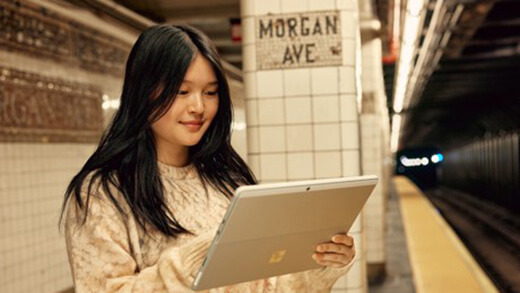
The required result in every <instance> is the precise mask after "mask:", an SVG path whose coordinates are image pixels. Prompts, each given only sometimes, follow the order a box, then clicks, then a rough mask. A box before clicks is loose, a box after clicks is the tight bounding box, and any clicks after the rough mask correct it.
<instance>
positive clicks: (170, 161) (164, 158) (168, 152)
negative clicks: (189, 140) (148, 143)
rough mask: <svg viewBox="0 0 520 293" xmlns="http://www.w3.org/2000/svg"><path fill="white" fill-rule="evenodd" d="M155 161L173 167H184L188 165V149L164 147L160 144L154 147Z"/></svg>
mask: <svg viewBox="0 0 520 293" xmlns="http://www.w3.org/2000/svg"><path fill="white" fill-rule="evenodd" d="M156 149H157V160H159V162H161V163H163V164H166V165H169V166H174V167H184V166H186V165H188V164H189V162H190V160H189V148H188V147H185V146H178V147H173V146H165V145H161V144H157V145H156Z"/></svg>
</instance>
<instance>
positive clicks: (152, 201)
mask: <svg viewBox="0 0 520 293" xmlns="http://www.w3.org/2000/svg"><path fill="white" fill-rule="evenodd" d="M231 121H232V107H231V100H230V96H229V88H228V85H227V82H226V79H225V76H224V71H223V69H222V65H221V63H220V59H219V57H218V54H217V51H216V48H215V46H214V45H213V43H212V42H211V41H210V40H209V39H208V38H207V37H206V36H205V35H204V34H202V33H201V32H200V31H198V30H196V29H194V28H192V27H189V26H171V25H159V26H154V27H151V28H149V29H147V30H146V31H144V32H143V33H142V34H141V35H140V37H139V38H138V40H137V42H136V43H135V45H134V46H133V48H132V50H131V52H130V56H129V58H128V62H127V67H126V74H125V80H124V85H123V93H122V97H121V104H120V108H119V110H118V111H117V113H116V114H115V117H114V120H113V122H112V124H111V126H110V127H109V129H108V131H107V132H106V133H105V134H104V135H103V138H102V140H101V142H100V144H99V146H98V148H97V150H96V151H95V152H94V154H93V155H92V156H91V157H90V158H89V159H88V161H87V162H86V163H85V166H84V167H83V168H82V169H81V171H80V172H79V173H78V174H77V175H76V176H75V177H74V178H73V179H72V182H71V183H70V185H69V187H68V189H67V192H66V194H65V200H64V204H63V211H62V217H64V220H65V237H66V243H67V251H68V255H69V261H70V265H71V270H72V274H73V279H74V284H75V289H76V292H79V293H81V292H96V293H99V292H190V291H191V290H190V287H191V284H192V282H193V277H194V275H195V274H196V273H197V271H198V269H199V267H200V266H201V264H202V261H203V259H204V257H205V254H206V252H207V249H208V247H209V244H210V243H211V240H212V238H213V236H214V235H215V231H216V229H217V228H218V225H219V224H220V221H221V219H222V217H223V216H224V213H225V211H226V208H227V206H228V204H229V198H230V197H231V196H232V193H233V191H234V190H235V189H236V188H237V187H238V186H240V185H243V184H255V183H256V180H255V178H254V176H253V174H252V173H251V171H250V169H249V168H248V167H247V165H246V164H245V162H244V161H243V160H242V159H241V158H240V157H239V156H238V155H237V153H236V152H235V151H234V150H233V148H232V147H231V145H230V128H231ZM353 256H354V248H353V241H352V238H351V237H350V236H347V235H336V236H335V237H334V239H333V240H332V242H330V243H327V244H322V245H319V246H318V247H317V251H316V253H315V254H314V255H313V256H312V257H314V258H315V260H316V261H317V262H318V263H319V264H321V265H323V268H321V269H318V270H313V271H308V272H303V273H297V274H291V275H285V276H281V277H274V278H270V279H266V280H258V281H253V282H249V283H242V284H237V285H233V286H229V287H224V288H216V289H213V290H210V291H211V292H295V291H298V292H301V291H306V292H308V291H315V292H317V291H328V290H329V289H330V287H331V286H332V285H333V283H334V281H335V280H336V279H337V278H338V277H339V276H340V275H342V274H343V273H345V272H346V270H347V269H348V266H347V264H349V263H351V261H352V258H353ZM309 257H311V256H309Z"/></svg>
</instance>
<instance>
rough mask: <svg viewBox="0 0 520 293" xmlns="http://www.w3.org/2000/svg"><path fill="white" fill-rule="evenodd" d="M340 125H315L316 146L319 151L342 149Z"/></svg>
mask: <svg viewBox="0 0 520 293" xmlns="http://www.w3.org/2000/svg"><path fill="white" fill-rule="evenodd" d="M340 136H341V132H340V125H339V123H334V124H316V125H314V148H315V149H316V150H318V151H326V150H339V149H340Z"/></svg>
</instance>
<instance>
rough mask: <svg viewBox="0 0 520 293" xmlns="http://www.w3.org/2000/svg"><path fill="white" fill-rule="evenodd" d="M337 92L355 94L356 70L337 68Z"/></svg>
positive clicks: (343, 67)
mask: <svg viewBox="0 0 520 293" xmlns="http://www.w3.org/2000/svg"><path fill="white" fill-rule="evenodd" d="M339 92H340V93H342V94H355V93H356V70H355V68H354V67H348V66H342V67H340V68H339Z"/></svg>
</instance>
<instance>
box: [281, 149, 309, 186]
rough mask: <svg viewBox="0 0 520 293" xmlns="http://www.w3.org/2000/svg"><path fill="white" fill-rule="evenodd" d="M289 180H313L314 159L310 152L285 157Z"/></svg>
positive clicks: (290, 154)
mask: <svg viewBox="0 0 520 293" xmlns="http://www.w3.org/2000/svg"><path fill="white" fill-rule="evenodd" d="M287 170H288V176H289V180H296V179H310V178H314V159H313V156H312V153H311V152H308V153H289V154H288V155H287Z"/></svg>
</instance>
